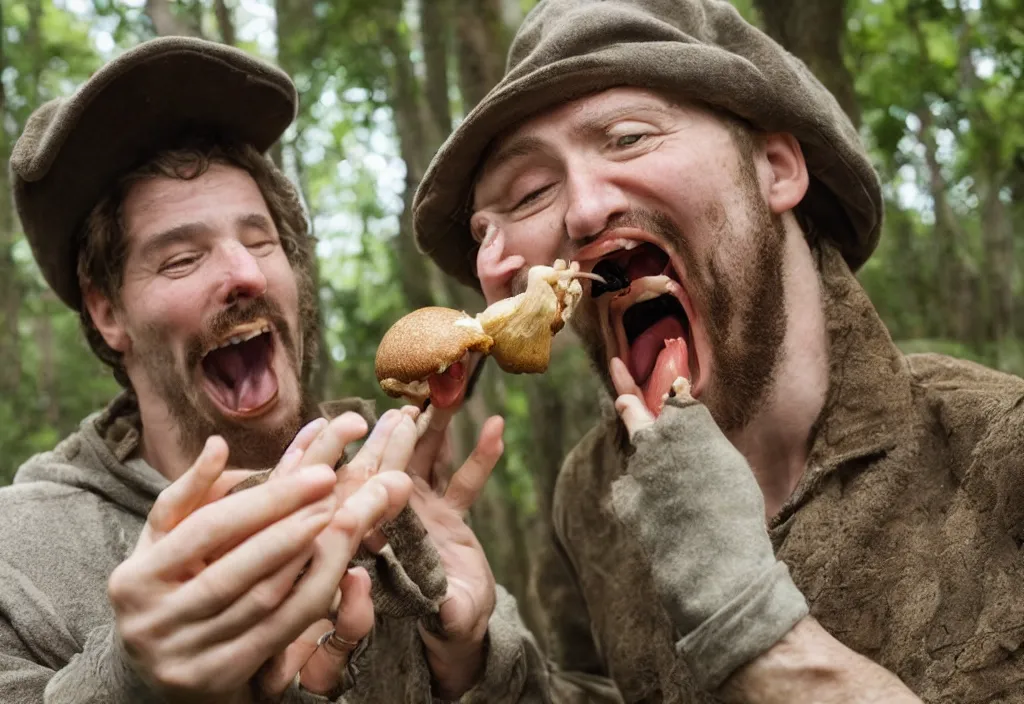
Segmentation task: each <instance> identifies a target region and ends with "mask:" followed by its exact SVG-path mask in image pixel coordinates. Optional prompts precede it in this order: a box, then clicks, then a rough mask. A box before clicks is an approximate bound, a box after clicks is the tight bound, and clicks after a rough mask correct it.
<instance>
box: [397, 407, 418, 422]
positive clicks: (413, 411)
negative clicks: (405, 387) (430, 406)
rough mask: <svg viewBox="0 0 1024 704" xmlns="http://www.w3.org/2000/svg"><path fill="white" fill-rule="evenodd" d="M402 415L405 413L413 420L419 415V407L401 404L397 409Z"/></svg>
mask: <svg viewBox="0 0 1024 704" xmlns="http://www.w3.org/2000/svg"><path fill="white" fill-rule="evenodd" d="M398 410H399V411H400V412H401V413H402V414H403V415H407V416H409V417H410V418H412V419H413V420H414V421H415V420H416V419H417V418H419V417H420V409H419V408H417V407H416V406H402V407H401V408H400V409H398Z"/></svg>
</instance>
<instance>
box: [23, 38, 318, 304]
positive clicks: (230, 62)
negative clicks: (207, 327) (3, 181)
mask: <svg viewBox="0 0 1024 704" xmlns="http://www.w3.org/2000/svg"><path fill="white" fill-rule="evenodd" d="M297 106H298V98H297V95H296V92H295V86H294V84H293V83H292V81H291V79H290V78H289V77H288V76H287V74H285V73H284V72H283V71H281V70H280V69H278V68H276V67H274V66H273V65H271V64H268V63H266V62H264V61H260V60H259V59H256V58H255V57H253V56H251V55H249V54H247V53H246V52H244V51H242V50H240V49H235V48H233V47H229V46H225V45H223V44H218V43H216V42H211V41H206V40H202V39H196V38H192V37H163V38H159V39H153V40H150V41H147V42H143V43H142V44H139V45H138V46H136V47H134V48H132V49H131V50H129V51H126V52H124V53H123V54H121V55H120V56H118V57H117V58H115V59H114V60H113V61H111V62H109V63H108V64H106V65H105V66H103V67H102V68H101V69H100V70H98V71H97V72H96V73H95V74H93V76H92V77H90V78H89V80H87V81H86V82H85V83H83V84H82V86H81V87H80V88H79V89H78V90H77V91H76V92H75V93H74V94H73V95H72V96H71V97H69V98H56V99H54V100H51V101H49V102H47V103H46V104H44V105H42V106H41V107H39V108H38V109H37V110H36V111H35V112H34V113H32V115H31V116H30V117H29V119H28V122H27V124H26V125H25V130H24V132H23V133H22V134H21V136H20V137H19V138H18V141H17V142H16V143H15V145H14V149H13V151H12V154H11V163H10V169H11V180H12V184H13V190H14V200H15V204H16V207H17V210H18V215H19V216H20V218H21V222H22V227H23V228H24V231H25V236H26V237H27V238H28V241H29V244H30V245H31V247H32V252H33V254H34V256H35V258H36V261H37V262H38V263H39V268H40V269H41V270H42V273H43V276H44V277H45V278H46V281H47V282H48V283H49V284H50V286H51V287H52V288H53V290H54V291H55V292H56V293H57V295H58V296H60V298H61V300H63V301H64V302H65V303H66V304H67V305H69V306H71V307H72V308H74V309H75V310H79V309H80V307H81V304H82V301H81V291H80V288H79V283H78V276H77V260H78V249H79V246H80V244H81V243H80V242H78V237H79V236H80V232H81V228H82V225H83V223H84V221H85V218H86V217H87V216H88V214H89V212H90V211H91V210H92V209H93V207H95V205H96V203H98V202H99V200H100V199H101V198H102V196H103V194H104V193H105V192H106V191H107V190H108V189H109V188H110V187H111V186H113V185H114V184H115V183H116V182H117V180H118V179H119V178H120V177H121V176H123V175H124V174H126V173H128V172H129V171H131V170H132V169H133V168H135V167H137V166H139V165H141V164H142V163H143V162H144V161H145V160H146V159H147V158H149V157H151V156H153V155H154V154H155V153H156V152H157V151H159V150H160V149H162V148H165V147H168V146H172V145H173V143H174V141H175V140H176V139H178V138H180V137H182V136H184V135H186V134H190V133H193V132H201V133H203V134H207V135H224V136H225V137H227V138H230V139H231V140H232V141H235V142H238V143H243V144H246V143H247V144H251V145H252V146H253V147H255V148H256V149H258V150H259V151H260V152H264V151H266V150H267V149H269V148H270V146H271V145H273V144H274V142H276V141H277V139H278V138H279V137H280V136H281V135H282V134H283V133H284V131H285V130H286V129H287V128H288V125H289V124H291V122H292V120H294V119H295V115H296V110H297Z"/></svg>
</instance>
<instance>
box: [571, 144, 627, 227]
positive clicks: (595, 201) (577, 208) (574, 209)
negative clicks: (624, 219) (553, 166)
mask: <svg viewBox="0 0 1024 704" xmlns="http://www.w3.org/2000/svg"><path fill="white" fill-rule="evenodd" d="M603 171H606V170H603V169H601V168H600V167H588V165H587V164H586V163H583V164H575V165H573V166H572V167H571V168H570V169H569V173H568V175H567V180H568V184H567V185H568V196H569V206H568V208H567V209H566V212H565V229H566V232H567V233H568V234H569V239H570V240H572V241H573V242H579V241H581V240H585V239H587V238H590V237H593V236H594V235H596V234H598V233H599V232H601V231H602V230H604V229H605V228H606V227H607V226H608V222H609V221H610V220H611V219H612V218H613V217H615V216H617V215H622V214H624V213H625V212H626V211H628V210H629V201H628V199H627V198H626V194H625V193H624V192H623V191H622V189H621V188H619V186H617V185H616V184H615V183H614V182H613V181H612V180H610V179H609V178H608V176H607V174H606V173H602V172H603Z"/></svg>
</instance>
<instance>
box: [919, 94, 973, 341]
mask: <svg viewBox="0 0 1024 704" xmlns="http://www.w3.org/2000/svg"><path fill="white" fill-rule="evenodd" d="M917 117H918V119H919V120H921V134H920V135H919V139H920V140H921V144H922V145H923V146H924V154H925V164H926V165H927V167H928V187H929V192H930V194H931V197H932V203H933V207H934V211H935V226H934V229H933V232H934V240H935V246H934V247H933V248H932V253H933V256H934V257H935V271H936V272H937V279H938V281H937V283H938V287H937V288H938V298H939V301H940V304H939V309H940V310H941V311H942V312H941V319H940V325H941V326H942V327H941V329H940V333H941V335H942V336H943V337H947V338H951V339H955V340H959V341H961V342H967V341H970V340H971V338H972V335H971V328H972V315H971V300H972V295H971V294H972V288H973V286H972V281H973V279H974V278H975V277H973V276H972V275H971V272H970V270H969V267H968V262H967V258H966V255H965V253H964V251H963V247H964V243H965V242H966V241H967V234H966V233H965V232H964V230H963V227H962V226H961V224H960V221H959V219H958V218H957V216H956V213H955V212H954V211H953V208H952V206H950V204H949V199H948V198H947V197H946V193H947V184H946V180H945V179H944V178H943V176H942V170H941V169H942V167H941V165H940V164H939V161H938V158H937V156H936V154H937V152H938V146H937V145H936V143H935V130H934V127H933V125H932V115H931V111H930V110H929V109H928V107H927V106H926V107H923V108H921V109H920V110H919V111H918V112H917Z"/></svg>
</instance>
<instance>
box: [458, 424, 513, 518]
mask: <svg viewBox="0 0 1024 704" xmlns="http://www.w3.org/2000/svg"><path fill="white" fill-rule="evenodd" d="M504 430H505V421H504V419H502V417H501V416H492V417H491V418H488V419H487V422H486V423H484V427H483V429H482V430H481V431H480V439H479V440H478V441H477V444H476V448H475V449H474V450H473V453H472V454H471V455H470V456H469V459H467V460H466V462H465V463H464V464H463V465H462V467H460V468H459V471H457V472H456V473H455V474H453V475H452V479H451V481H450V482H449V484H448V490H447V491H446V492H445V495H444V497H445V500H446V501H447V502H448V505H449V506H451V507H452V508H454V509H455V510H457V511H459V512H461V513H463V514H465V512H466V511H468V510H469V507H470V506H472V505H473V502H475V501H476V499H477V497H478V496H480V492H481V491H483V488H484V485H485V484H486V483H487V479H488V477H490V476H491V472H492V471H493V470H494V466H495V465H496V464H497V463H498V460H499V459H500V458H501V453H502V452H503V451H504V449H505V444H504V442H503V441H502V437H501V436H502V433H503V432H504Z"/></svg>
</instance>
